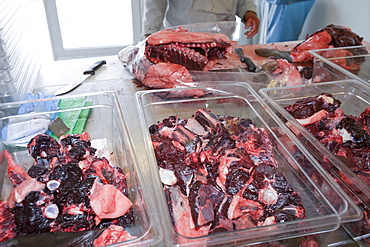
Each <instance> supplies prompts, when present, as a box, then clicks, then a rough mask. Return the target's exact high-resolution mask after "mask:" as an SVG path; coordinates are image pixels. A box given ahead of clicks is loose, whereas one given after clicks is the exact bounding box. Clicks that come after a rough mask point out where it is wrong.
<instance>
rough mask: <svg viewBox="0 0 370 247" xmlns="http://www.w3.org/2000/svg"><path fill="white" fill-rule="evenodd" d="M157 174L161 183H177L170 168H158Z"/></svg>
mask: <svg viewBox="0 0 370 247" xmlns="http://www.w3.org/2000/svg"><path fill="white" fill-rule="evenodd" d="M159 176H160V178H161V181H162V183H164V184H166V185H174V184H175V183H177V178H176V176H175V173H174V172H173V171H171V170H168V169H163V168H159Z"/></svg>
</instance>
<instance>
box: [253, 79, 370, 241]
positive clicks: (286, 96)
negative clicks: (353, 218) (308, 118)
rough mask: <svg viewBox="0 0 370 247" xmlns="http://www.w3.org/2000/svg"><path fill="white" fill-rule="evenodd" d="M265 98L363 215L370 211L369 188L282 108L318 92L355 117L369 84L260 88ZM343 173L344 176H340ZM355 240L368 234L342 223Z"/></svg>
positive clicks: (367, 100)
mask: <svg viewBox="0 0 370 247" xmlns="http://www.w3.org/2000/svg"><path fill="white" fill-rule="evenodd" d="M260 92H261V94H262V95H263V96H264V97H265V98H266V99H267V101H268V103H269V106H271V109H273V110H274V111H275V113H276V114H277V115H279V118H280V119H281V120H282V121H284V122H285V123H289V126H290V129H291V130H292V131H293V132H294V133H299V134H297V136H298V138H299V139H300V140H301V142H302V143H304V144H305V146H306V147H307V148H308V149H309V150H310V151H311V153H312V154H313V155H314V156H315V157H316V159H317V160H318V161H319V162H320V164H321V166H322V167H323V168H324V169H325V170H326V171H327V172H329V174H330V175H331V176H332V177H334V178H335V180H336V181H337V182H338V184H339V185H340V187H342V188H343V189H344V190H345V191H346V192H347V194H348V195H349V196H350V197H351V198H352V199H353V200H354V201H355V202H356V203H359V204H362V205H363V207H364V208H363V210H364V212H366V214H367V215H369V213H370V187H369V186H368V185H367V184H365V183H364V182H363V181H362V180H361V179H359V178H358V177H357V176H356V174H354V173H353V172H352V171H351V170H350V169H349V168H348V166H347V165H346V164H344V163H343V162H342V161H341V160H339V159H338V158H337V157H335V156H334V155H333V154H332V153H331V152H330V151H329V150H328V149H326V148H325V146H324V145H323V144H321V143H320V142H319V141H318V140H317V139H316V138H315V137H314V136H313V135H311V134H310V133H309V132H308V131H307V130H306V128H305V127H303V126H302V125H300V124H299V123H298V122H297V121H296V120H295V119H294V118H293V117H292V116H291V115H290V114H289V113H288V112H287V111H285V109H284V107H285V106H288V105H291V104H293V103H295V102H296V101H298V100H300V99H304V98H307V97H314V96H316V95H318V94H320V93H322V92H326V93H331V94H333V96H334V97H335V98H337V99H339V100H340V101H341V103H342V104H341V106H340V109H342V110H343V112H344V114H346V115H354V116H359V115H360V113H361V112H362V111H364V110H365V109H366V108H367V107H368V106H370V87H369V86H367V85H365V84H364V83H362V82H360V81H357V80H342V81H333V82H323V83H314V84H309V85H299V86H291V87H285V88H265V89H261V90H260ZM343 175H344V176H343ZM345 227H346V229H347V230H348V231H349V233H350V234H351V236H352V237H353V238H354V239H355V240H361V239H364V238H369V237H370V233H366V232H365V233H361V232H359V231H358V229H357V226H356V224H348V225H346V226H345Z"/></svg>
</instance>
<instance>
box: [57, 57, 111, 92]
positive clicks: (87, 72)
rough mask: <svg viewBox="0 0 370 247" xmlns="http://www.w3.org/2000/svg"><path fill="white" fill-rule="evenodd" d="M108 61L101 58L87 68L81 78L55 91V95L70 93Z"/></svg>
mask: <svg viewBox="0 0 370 247" xmlns="http://www.w3.org/2000/svg"><path fill="white" fill-rule="evenodd" d="M106 63H107V62H106V61H105V60H100V61H98V62H96V63H94V64H93V65H92V66H90V67H89V68H88V69H87V70H85V71H84V72H83V74H82V76H80V78H78V79H77V80H76V81H74V82H71V83H69V84H67V85H65V86H64V87H62V88H60V89H58V90H57V91H56V92H55V95H62V94H65V93H68V92H70V91H72V90H73V89H75V88H76V87H78V86H79V85H80V84H81V83H82V82H84V81H85V80H86V79H87V78H89V77H90V76H92V75H95V71H97V70H98V69H99V68H100V67H101V66H103V65H104V64H106Z"/></svg>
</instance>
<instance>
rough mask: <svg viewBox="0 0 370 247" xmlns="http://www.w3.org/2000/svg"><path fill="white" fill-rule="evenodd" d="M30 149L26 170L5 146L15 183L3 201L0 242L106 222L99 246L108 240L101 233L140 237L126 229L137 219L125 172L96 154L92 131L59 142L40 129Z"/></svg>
mask: <svg viewBox="0 0 370 247" xmlns="http://www.w3.org/2000/svg"><path fill="white" fill-rule="evenodd" d="M28 150H29V153H30V154H31V156H32V157H33V158H34V163H33V165H32V166H31V167H30V168H29V169H28V171H25V170H24V169H23V168H22V167H21V166H20V165H18V164H16V163H15V162H14V159H13V157H12V156H11V154H10V153H9V152H7V151H6V150H5V151H4V152H5V157H6V158H7V160H8V174H9V178H10V180H11V181H12V183H13V187H14V188H13V190H12V191H11V192H10V195H9V197H8V199H7V201H3V202H1V203H0V206H1V209H2V210H1V212H2V213H1V214H0V229H3V231H2V234H1V235H0V236H1V238H0V242H3V241H6V240H8V239H12V238H14V237H17V236H22V237H24V236H25V235H29V236H30V238H32V236H33V235H31V234H37V233H46V232H81V231H86V230H90V229H94V228H102V229H103V228H105V227H110V228H109V231H105V232H104V233H103V234H102V235H101V237H99V241H98V242H99V244H98V245H99V246H102V244H101V243H103V242H104V241H106V240H104V239H102V236H104V238H109V236H112V235H114V236H115V239H117V241H118V240H119V241H124V240H125V238H126V237H127V240H128V239H132V238H136V237H135V236H131V235H130V234H129V233H128V232H126V231H124V227H127V226H132V225H133V224H134V216H133V211H132V210H133V203H132V202H131V201H130V199H129V198H128V191H127V185H126V176H125V174H124V173H123V171H122V169H120V168H118V167H112V166H111V165H110V164H109V161H108V160H107V159H106V158H104V157H103V158H100V157H97V156H96V155H95V152H96V149H95V148H93V147H91V142H90V136H89V134H88V133H83V134H78V135H66V136H62V137H60V140H59V141H56V140H55V139H53V138H52V137H50V136H49V135H46V134H41V135H38V136H36V137H34V138H32V140H31V141H30V142H29V144H28ZM103 199H104V200H103ZM115 229H118V230H115ZM107 230H108V229H107ZM36 238H37V236H36ZM110 243H113V242H112V241H111V242H110Z"/></svg>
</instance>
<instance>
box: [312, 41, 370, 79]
mask: <svg viewBox="0 0 370 247" xmlns="http://www.w3.org/2000/svg"><path fill="white" fill-rule="evenodd" d="M309 52H310V53H311V54H312V55H313V57H314V70H313V78H314V81H315V82H325V81H338V80H345V79H356V80H359V81H363V82H365V83H369V82H370V45H363V46H352V47H342V48H341V47H339V48H329V49H321V50H312V51H309Z"/></svg>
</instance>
